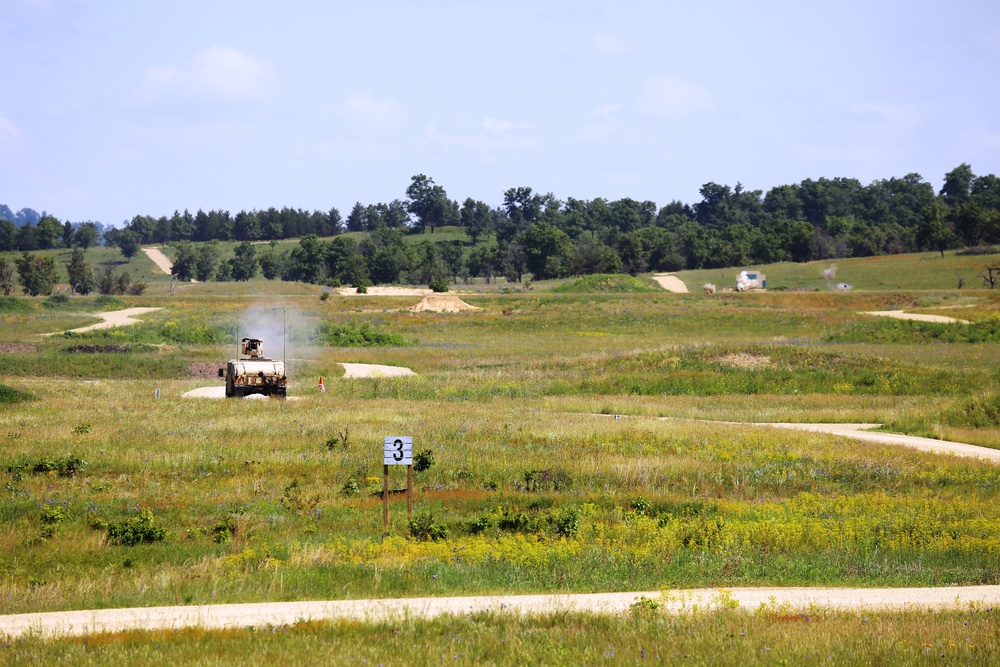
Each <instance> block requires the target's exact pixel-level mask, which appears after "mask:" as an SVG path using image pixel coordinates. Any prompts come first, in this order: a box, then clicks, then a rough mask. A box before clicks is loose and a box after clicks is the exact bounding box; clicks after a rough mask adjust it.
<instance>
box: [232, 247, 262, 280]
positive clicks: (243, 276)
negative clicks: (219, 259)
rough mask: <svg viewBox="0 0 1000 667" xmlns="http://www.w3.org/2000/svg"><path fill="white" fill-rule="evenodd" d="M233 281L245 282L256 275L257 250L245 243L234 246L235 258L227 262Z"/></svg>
mask: <svg viewBox="0 0 1000 667" xmlns="http://www.w3.org/2000/svg"><path fill="white" fill-rule="evenodd" d="M228 264H229V273H230V275H231V276H232V279H233V280H239V281H246V280H250V279H251V278H253V277H254V276H255V275H257V266H258V261H257V250H256V248H254V247H253V245H252V244H250V243H249V242H247V241H244V242H243V243H241V244H239V245H238V246H236V256H235V257H233V258H232V259H231V260H229V262H228Z"/></svg>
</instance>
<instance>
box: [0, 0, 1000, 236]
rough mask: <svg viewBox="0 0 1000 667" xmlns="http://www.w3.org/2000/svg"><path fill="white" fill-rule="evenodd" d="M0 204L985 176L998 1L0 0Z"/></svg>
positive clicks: (234, 201)
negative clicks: (961, 170)
mask: <svg viewBox="0 0 1000 667" xmlns="http://www.w3.org/2000/svg"><path fill="white" fill-rule="evenodd" d="M0 48H2V53H3V56H2V59H0V91H2V93H0V203H3V204H7V205H8V206H10V207H11V208H12V209H13V210H15V211H16V210H18V209H20V208H22V207H31V208H35V209H37V210H39V211H40V210H42V209H43V208H44V209H46V210H48V211H49V212H50V213H52V214H54V215H56V216H58V217H59V218H61V219H71V220H73V221H79V220H87V219H90V220H100V221H102V222H104V223H112V224H120V223H121V221H122V220H124V219H127V218H131V217H132V216H133V215H135V214H137V213H144V214H152V215H157V216H158V215H163V214H170V213H171V212H173V210H174V209H183V208H185V207H186V208H189V209H191V210H192V211H194V210H196V209H197V208H204V209H206V210H207V209H210V208H222V209H227V210H229V211H231V212H232V213H234V214H235V213H236V212H237V211H239V210H240V209H244V208H245V209H250V208H266V207H269V206H277V207H281V206H293V207H301V208H306V209H310V210H311V209H317V208H318V209H323V210H326V209H329V208H330V207H331V206H336V207H337V208H339V209H340V211H341V213H342V214H344V215H346V214H347V212H349V210H350V208H351V206H352V205H353V204H354V202H355V201H361V202H362V203H366V204H369V203H375V202H377V201H389V200H391V199H394V198H397V197H398V198H402V197H403V196H404V190H405V189H406V186H407V185H408V184H409V180H410V176H412V175H413V174H416V173H425V174H427V175H429V176H431V177H432V178H434V179H435V181H436V182H437V183H438V184H440V185H442V186H444V187H445V189H446V190H447V191H448V194H449V195H450V196H451V197H452V198H455V199H458V200H459V201H461V200H463V199H464V198H465V197H469V196H471V197H474V198H476V199H482V200H484V201H486V202H488V203H490V204H491V205H498V204H500V203H501V201H502V196H503V191H504V190H506V189H507V188H510V187H516V186H530V187H532V188H533V189H534V190H536V191H539V192H543V193H544V192H552V193H553V194H555V195H556V196H557V197H559V198H560V199H565V198H566V197H576V198H580V199H592V198H594V197H605V198H609V199H617V198H621V197H632V198H634V199H651V200H653V201H655V202H657V203H658V204H660V205H663V204H666V203H667V202H669V201H670V200H672V199H680V200H682V201H685V202H688V203H693V202H695V201H697V200H698V199H699V195H698V188H699V187H700V186H701V185H702V184H703V183H705V182H708V181H715V182H717V183H725V184H728V185H735V183H736V182H737V181H742V183H743V184H744V185H745V186H746V187H747V188H749V189H763V190H767V189H768V188H770V187H772V186H775V185H779V184H784V183H793V182H798V181H801V180H802V179H804V178H818V177H820V176H827V177H834V176H846V177H852V178H858V179H860V180H861V181H862V182H863V183H868V182H870V181H872V180H874V179H877V178H888V177H891V176H903V175H905V174H906V173H908V172H912V171H916V172H919V173H920V174H922V175H923V176H924V178H925V179H927V180H929V181H930V182H931V183H933V184H934V186H935V188H939V187H940V184H941V179H942V177H943V175H944V173H945V172H946V171H948V170H950V169H952V168H953V167H955V166H957V165H958V164H959V163H961V162H969V163H970V164H971V165H972V167H973V170H974V171H975V172H976V173H978V174H983V173H998V172H1000V85H998V84H1000V3H998V2H996V1H995V0H994V1H992V2H990V1H982V0H957V1H951V2H930V1H927V0H915V1H914V0H911V1H908V2H906V1H895V0H891V1H889V0H887V1H879V0H868V1H865V2H862V1H856V0H841V1H838V2H823V3H815V2H802V1H801V0H798V1H796V2H783V1H782V2H778V1H774V2H768V1H762V2H755V3H748V2H705V3H694V2H667V1H663V2H628V1H624V2H615V3H611V2H568V1H566V2H563V1H551V2H546V1H544V0H538V1H536V2H517V1H509V0H507V1H496V2H494V1H480V2H471V1H470V2H448V1H443V0H441V1H435V0H425V1H423V2H378V1H370V2H363V3H362V2H357V3H341V2H289V3H274V2H248V1H242V2H204V1H202V2H184V1H172V2H163V3H154V2H112V1H105V2H97V1H96V0H95V1H86V0H81V1H76V2H74V1H66V2H61V1H56V0H0Z"/></svg>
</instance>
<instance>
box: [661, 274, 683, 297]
mask: <svg viewBox="0 0 1000 667" xmlns="http://www.w3.org/2000/svg"><path fill="white" fill-rule="evenodd" d="M653 280H655V281H656V282H657V283H658V284H659V286H660V287H662V288H663V289H665V290H667V291H668V292H676V293H677V294H687V291H688V288H687V285H685V284H684V281H683V280H681V279H680V278H678V277H677V276H675V275H674V274H672V273H657V274H654V275H653Z"/></svg>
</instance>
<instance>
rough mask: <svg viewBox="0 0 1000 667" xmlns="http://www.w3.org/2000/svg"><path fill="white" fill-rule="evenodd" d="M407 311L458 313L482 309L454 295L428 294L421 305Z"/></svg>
mask: <svg viewBox="0 0 1000 667" xmlns="http://www.w3.org/2000/svg"><path fill="white" fill-rule="evenodd" d="M407 310H409V311H410V312H413V313H420V312H425V311H430V312H432V313H457V312H459V311H462V310H482V308H478V307H476V306H470V305H469V304H467V303H466V302H464V301H462V300H461V299H459V298H458V297H457V296H455V295H454V294H428V295H427V296H425V297H424V298H423V299H422V300H421V301H420V303H418V304H417V305H415V306H413V307H411V308H407Z"/></svg>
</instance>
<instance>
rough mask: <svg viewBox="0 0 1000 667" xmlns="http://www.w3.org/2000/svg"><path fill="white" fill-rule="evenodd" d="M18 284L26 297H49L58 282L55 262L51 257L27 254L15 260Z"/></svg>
mask: <svg viewBox="0 0 1000 667" xmlns="http://www.w3.org/2000/svg"><path fill="white" fill-rule="evenodd" d="M14 263H15V264H16V265H17V275H18V282H20V283H21V289H22V290H24V293H25V294H27V295H28V296H38V295H40V294H41V295H49V294H52V289H53V288H54V287H55V284H56V283H57V282H58V281H59V273H58V271H57V270H56V260H55V259H53V258H52V257H39V256H38V255H32V254H29V253H27V252H25V253H23V254H22V255H21V257H20V258H18V259H15V260H14Z"/></svg>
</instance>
